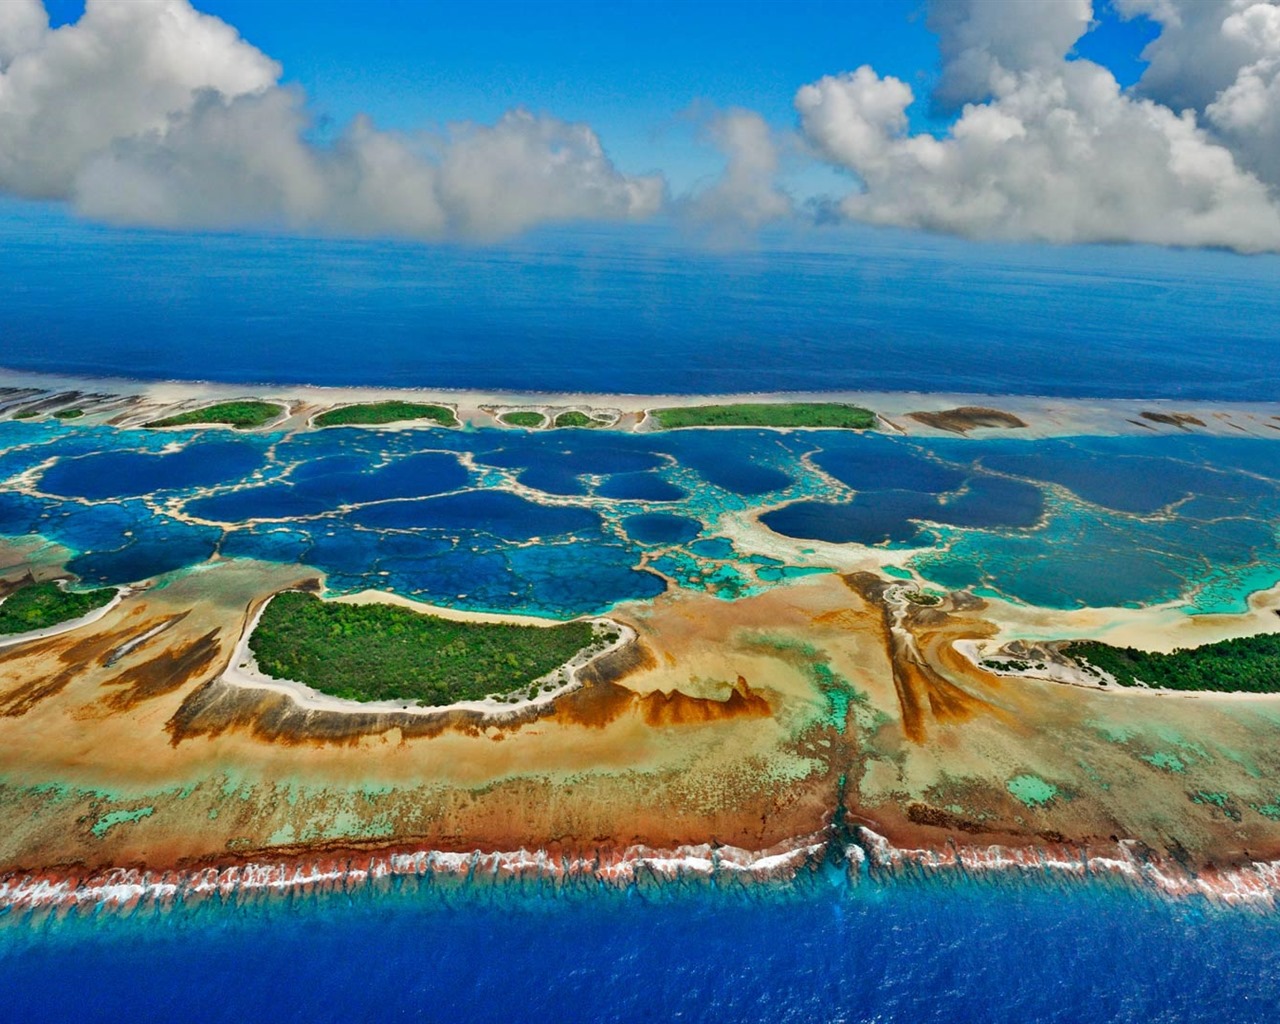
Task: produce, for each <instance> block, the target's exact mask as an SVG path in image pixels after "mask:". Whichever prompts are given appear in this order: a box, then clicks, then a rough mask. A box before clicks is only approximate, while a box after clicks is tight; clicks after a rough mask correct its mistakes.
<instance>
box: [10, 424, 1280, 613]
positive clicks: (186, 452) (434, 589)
mask: <svg viewBox="0 0 1280 1024" xmlns="http://www.w3.org/2000/svg"><path fill="white" fill-rule="evenodd" d="M761 506H781V507H778V508H775V510H773V511H770V512H767V513H765V515H764V516H763V520H762V521H763V522H764V523H765V525H766V526H768V527H769V528H770V529H772V530H774V531H776V532H777V533H779V534H782V535H788V536H790V537H793V538H797V539H800V540H801V541H803V540H805V539H810V540H822V541H827V542H835V543H853V544H861V545H868V546H873V547H875V546H881V547H884V548H886V549H898V550H902V549H906V550H908V551H911V552H913V556H912V558H911V561H910V564H911V565H912V567H913V568H914V569H915V570H916V571H917V572H918V573H919V574H920V575H921V576H922V578H923V579H925V580H926V581H929V582H932V583H935V584H938V585H942V586H947V587H953V588H960V587H968V588H977V589H980V590H981V591H983V592H985V593H995V594H1001V595H1004V596H1006V597H1009V598H1011V599H1014V600H1018V601H1024V602H1028V603H1031V604H1036V605H1042V606H1047V607H1064V608H1065V607H1075V606H1080V605H1097V606H1102V605H1137V604H1147V603H1153V602H1162V601H1170V600H1182V601H1183V602H1184V603H1185V604H1186V606H1187V608H1188V610H1189V611H1192V612H1203V611H1228V610H1235V611H1238V610H1242V609H1243V607H1244V599H1245V597H1246V595H1247V594H1248V593H1249V592H1251V591H1253V590H1256V589H1260V588H1262V587H1266V586H1270V585H1272V584H1274V583H1275V582H1276V581H1277V580H1280V540H1278V538H1277V523H1280V443H1278V442H1273V441H1268V440H1256V439H1236V438H1217V437H1189V436H1188V437H1166V436H1153V437H1124V438H1091V437H1085V438H1067V439H1054V440H1039V441H1036V440H1031V441H1028V440H1018V439H1012V438H1009V439H1006V438H1000V439H995V440H981V441H978V440H967V439H955V440H952V439H939V440H918V439H903V438H897V437H886V436H883V435H874V434H870V435H859V434H853V433H848V432H840V431H818V432H796V433H790V434H786V433H778V432H772V431H756V430H741V431H679V432H673V433H669V434H656V435H625V434H612V433H608V432H604V431H575V430H565V431H554V432H552V431H547V432H533V433H527V432H516V431H499V430H481V431H466V432H463V431H449V430H441V429H422V430H408V431H398V432H392V433H379V432H376V431H369V430H361V429H353V428H344V429H334V430H326V431H317V432H312V433H306V434H299V435H292V436H282V435H257V434H254V435H234V434H229V433H228V432H226V431H220V430H192V431H185V432H164V433H159V432H149V431H142V430H133V431H117V430H114V429H111V428H104V427H86V426H74V425H73V426H67V425H62V424H56V423H48V422H33V421H24V422H15V421H8V422H3V423H0V535H9V536H21V535H25V534H30V533H38V534H41V535H43V536H44V537H47V538H49V539H52V540H56V541H58V542H59V543H62V544H65V545H66V546H68V547H70V548H71V549H72V550H73V551H74V552H75V553H76V556H75V558H74V559H73V560H72V563H71V568H72V570H73V571H74V572H76V573H77V574H79V575H80V576H81V577H82V578H83V579H84V580H85V582H86V583H128V582H134V581H137V580H140V579H144V578H147V577H150V576H154V575H156V574H159V573H163V572H167V571H171V570H174V569H180V568H183V567H186V566H190V565H194V564H198V563H200V562H202V561H204V560H206V559H208V558H210V557H212V556H213V555H214V554H215V553H217V554H220V555H223V556H227V557H252V558H264V559H268V560H272V561H281V562H303V563H306V564H309V565H313V566H315V567H317V568H319V569H321V570H323V571H324V572H325V573H326V574H327V576H328V581H329V585H330V587H331V589H333V590H335V591H350V590H356V589H365V588H369V587H379V588H389V589H392V590H395V591H398V592H400V593H403V594H406V595H412V596H416V597H420V598H422V599H424V600H429V601H438V602H450V603H455V604H461V605H464V606H467V607H473V608H482V609H495V610H519V611H528V612H532V613H536V614H545V615H556V616H563V615H575V614H583V613H588V612H598V611H602V610H605V609H607V608H608V607H610V606H611V605H613V604H615V603H617V602H618V601H622V600H626V599H629V598H643V597H650V596H653V595H655V594H657V593H660V592H661V591H662V589H663V588H664V587H665V586H666V585H667V582H666V581H667V580H671V581H674V582H676V583H678V584H679V585H681V586H690V587H701V588H703V589H707V590H710V591H712V592H715V593H718V594H720V595H721V596H723V597H736V596H741V595H742V594H746V593H750V592H753V591H754V590H757V589H759V588H761V587H766V586H772V585H776V584H778V583H780V582H783V581H785V580H787V579H791V578H795V577H796V576H797V575H798V574H800V573H802V572H809V571H813V570H814V569H818V568H822V566H821V565H820V564H816V563H814V562H813V560H812V559H809V561H808V562H807V563H806V564H803V565H800V564H797V565H791V566H789V565H784V564H782V563H780V562H778V561H777V560H762V559H760V558H759V557H758V556H752V555H750V553H749V552H742V551H738V550H736V549H735V548H734V546H733V545H732V544H731V543H730V542H729V541H728V540H727V539H726V538H725V537H723V536H722V535H720V532H719V531H720V528H721V518H722V517H723V516H725V515H727V514H735V513H741V512H743V511H745V510H750V509H752V508H755V507H761Z"/></svg>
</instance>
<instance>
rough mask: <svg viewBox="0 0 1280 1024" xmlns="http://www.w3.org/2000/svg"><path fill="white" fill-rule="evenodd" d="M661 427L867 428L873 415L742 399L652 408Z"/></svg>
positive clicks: (838, 406)
mask: <svg viewBox="0 0 1280 1024" xmlns="http://www.w3.org/2000/svg"><path fill="white" fill-rule="evenodd" d="M649 416H650V418H651V419H652V420H653V421H654V423H655V424H656V425H657V427H658V429H660V430H675V429H677V428H679V427H823V428H835V429H846V430H869V429H871V428H872V427H874V426H875V425H876V414H875V413H873V412H872V411H871V410H870V409H864V408H862V407H861V406H858V405H845V404H844V403H841V402H780V403H771V404H770V403H757V402H744V403H742V404H739V405H690V406H678V407H674V408H670V409H651V410H650V411H649Z"/></svg>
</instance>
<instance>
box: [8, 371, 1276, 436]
mask: <svg viewBox="0 0 1280 1024" xmlns="http://www.w3.org/2000/svg"><path fill="white" fill-rule="evenodd" d="M246 397H253V398H256V399H261V400H263V401H271V402H279V403H281V404H282V405H284V406H285V407H286V409H287V413H286V414H285V415H284V416H282V417H281V418H280V419H278V420H277V421H276V422H273V423H272V424H270V425H269V427H268V428H262V429H272V430H305V429H314V428H311V427H310V423H311V420H312V419H313V418H314V417H315V416H316V415H317V414H319V413H320V412H324V411H326V410H328V409H333V408H336V407H339V406H344V405H351V404H355V403H361V402H380V401H387V400H403V401H410V402H422V403H427V404H436V405H444V406H447V407H449V408H452V409H454V410H455V412H456V414H457V416H458V418H459V419H460V421H461V422H462V423H464V424H466V425H471V426H477V427H500V426H503V424H502V423H501V421H500V420H499V419H498V416H499V415H501V414H503V413H505V412H509V411H517V410H524V411H535V412H540V413H542V414H543V415H545V416H547V417H548V423H549V422H551V420H552V419H553V418H554V416H555V415H556V414H558V413H561V412H566V411H570V410H574V411H579V412H583V413H586V414H587V415H591V416H595V417H597V418H599V419H601V420H602V421H604V422H606V423H608V424H609V426H608V427H605V428H601V429H611V430H622V431H632V432H634V431H644V430H647V429H651V418H649V417H646V415H645V413H646V411H647V410H649V409H654V408H662V407H668V406H689V405H715V404H723V403H736V402H760V403H765V402H770V403H773V402H846V403H850V404H855V405H861V406H865V407H866V408H869V409H871V410H873V411H874V412H876V413H877V414H878V416H879V418H880V423H881V428H882V429H884V430H887V431H890V432H894V433H900V434H906V435H921V436H945V435H950V436H955V434H956V433H961V434H964V435H967V436H988V434H989V433H990V432H992V431H994V432H996V433H1004V432H1006V431H1008V430H1009V429H1010V428H1013V429H1014V430H1015V431H1016V436H1018V437H1028V438H1037V437H1061V436H1072V435H1078V434H1094V435H1099V434H1101V435H1114V434H1150V433H1153V432H1156V433H1159V432H1164V433H1188V432H1191V433H1203V434H1220V435H1226V436H1240V435H1246V436H1254V437H1269V438H1280V419H1277V414H1280V406H1277V405H1276V404H1275V403H1257V402H1255V403H1215V402H1200V401H1194V400H1181V399H1178V400H1163V399H1137V398H1135V399H1071V398H1047V397H1035V396H1025V395H981V394H943V393H918V392H874V391H871V392H859V391H839V392H795V393H749V394H736V395H735V394H727V395H616V394H581V393H564V394H536V393H527V394H517V393H497V392H482V391H461V390H457V391H449V390H439V389H436V390H432V389H408V388H376V387H342V388H336V387H334V388H329V387H318V386H314V385H271V384H258V385H255V384H220V383H213V382H179V381H160V382H149V381H138V380H129V379H125V378H102V379H96V378H78V377H63V376H56V375H49V374H32V373H25V372H21V371H14V370H5V369H2V368H0V416H12V415H14V414H15V413H17V414H23V413H33V414H37V415H48V414H53V413H56V412H57V411H58V410H69V409H73V408H74V409H78V410H80V411H81V412H83V417H81V418H80V419H79V420H77V421H76V422H86V423H110V424H112V425H114V426H120V427H138V426H141V425H142V424H144V423H147V422H150V421H152V420H155V419H158V418H162V417H165V416H170V415H174V414H176V413H179V412H187V411H190V410H192V409H196V408H199V407H201V406H203V405H208V404H211V403H213V402H221V401H231V400H236V399H244V398H246ZM1019 424H1025V425H1024V426H1019ZM422 426H423V424H422V422H421V421H415V422H411V423H401V424H391V425H388V426H386V427H379V428H376V429H409V428H419V427H422ZM506 429H522V428H518V427H506ZM541 429H549V428H541Z"/></svg>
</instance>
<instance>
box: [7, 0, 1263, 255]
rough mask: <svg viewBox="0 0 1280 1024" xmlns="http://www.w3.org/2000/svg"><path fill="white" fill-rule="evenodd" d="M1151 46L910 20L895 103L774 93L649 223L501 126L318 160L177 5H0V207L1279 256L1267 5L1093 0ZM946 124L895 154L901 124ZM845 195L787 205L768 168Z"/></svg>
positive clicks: (888, 97)
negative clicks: (934, 74)
mask: <svg viewBox="0 0 1280 1024" xmlns="http://www.w3.org/2000/svg"><path fill="white" fill-rule="evenodd" d="M1113 2H1114V4H1115V7H1116V9H1117V10H1118V11H1119V12H1120V13H1121V15H1122V16H1124V17H1129V18H1139V17H1142V18H1148V19H1151V20H1152V21H1154V22H1155V23H1157V24H1158V25H1159V28H1160V33H1159V35H1158V36H1157V37H1156V38H1155V40H1154V41H1153V42H1151V43H1150V45H1148V47H1147V48H1146V50H1145V51H1144V53H1143V55H1142V56H1143V58H1144V59H1145V60H1146V61H1148V66H1147V68H1146V71H1145V73H1144V74H1143V76H1142V78H1141V80H1140V81H1139V82H1138V83H1137V84H1136V85H1135V86H1133V87H1132V88H1128V89H1123V88H1121V87H1120V85H1119V84H1118V83H1117V81H1116V79H1115V77H1114V76H1113V75H1112V73H1111V72H1110V71H1109V70H1108V69H1107V68H1105V67H1103V66H1101V65H1099V64H1096V63H1094V62H1092V61H1089V60H1085V59H1080V58H1078V57H1077V56H1075V54H1074V49H1075V47H1076V44H1077V43H1078V41H1079V40H1080V39H1081V38H1082V37H1083V36H1084V35H1085V34H1086V33H1087V32H1089V31H1091V30H1092V28H1093V26H1094V24H1095V22H1094V17H1095V13H1096V12H1095V9H1094V6H1093V3H1092V0H932V2H930V4H929V26H930V28H931V29H932V30H933V31H935V32H936V33H937V34H938V37H939V54H940V59H941V65H940V69H939V70H940V74H939V76H938V79H937V85H936V87H935V88H934V89H933V90H932V91H931V93H930V94H929V95H928V96H926V97H917V96H916V94H915V92H914V90H913V89H912V88H911V86H910V85H908V84H907V83H906V82H903V81H901V80H899V79H897V78H894V77H891V76H882V75H880V74H878V73H877V72H876V71H875V70H874V69H873V68H872V67H870V66H863V67H859V68H857V69H856V70H854V71H850V72H845V73H840V74H832V75H828V76H826V77H823V78H821V79H820V80H818V81H816V82H813V83H811V84H808V85H805V86H803V87H802V88H800V90H799V91H798V92H797V94H796V95H795V99H794V104H795V108H796V112H797V114H798V120H799V126H798V131H796V132H793V133H789V134H788V133H782V132H779V131H777V130H776V129H775V128H773V127H771V126H770V125H769V124H768V123H767V122H766V121H765V120H764V119H763V118H762V117H761V116H760V115H759V114H757V113H754V112H752V111H750V110H744V109H731V110H728V111H725V112H722V113H720V114H718V115H717V116H715V117H714V118H711V119H710V120H708V121H706V122H705V123H704V128H705V132H704V134H705V137H706V140H707V141H708V142H709V143H710V144H711V145H713V146H715V147H716V148H718V149H719V151H720V152H721V154H722V155H723V158H724V172H723V174H722V175H721V176H720V177H719V178H717V179H715V180H714V181H711V182H710V183H709V184H707V185H705V186H702V187H699V188H697V189H695V190H693V191H692V192H691V193H690V194H686V195H683V196H680V197H678V198H677V200H676V201H675V202H672V201H670V199H669V197H668V195H667V192H668V189H667V184H666V181H665V180H664V178H663V177H662V176H661V175H657V174H654V175H645V176H637V175H628V174H625V173H623V172H622V171H620V170H619V169H618V168H617V167H616V166H615V165H614V164H613V162H612V161H611V160H610V159H609V157H608V155H607V154H606V152H605V151H604V149H603V147H602V145H601V142H600V139H599V137H598V136H597V135H596V133H595V132H594V131H593V129H592V128H591V127H590V126H588V125H585V124H572V123H569V122H566V121H562V120H559V119H557V118H555V117H551V116H547V115H543V114H534V113H530V112H529V111H526V110H522V109H516V110H512V111H509V112H508V113H507V114H505V115H504V116H503V117H501V118H499V119H498V120H497V121H496V122H495V123H493V124H475V123H460V124H455V125H451V126H449V127H448V128H446V129H444V130H442V131H438V132H421V133H399V132H389V131H384V130H381V129H379V128H378V127H376V126H375V125H374V124H373V123H372V122H371V121H370V120H368V119H367V118H357V119H355V120H354V121H353V122H352V123H351V124H350V125H348V126H347V127H346V128H345V130H344V131H342V132H341V134H340V135H339V136H338V137H337V138H336V139H334V140H333V141H332V142H327V143H325V144H318V143H317V142H315V141H314V139H313V137H312V128H313V125H312V120H311V115H310V113H309V109H308V105H307V99H306V96H305V95H303V93H302V92H301V91H300V90H297V89H295V88H292V87H289V86H286V85H282V84H281V73H282V69H281V67H280V65H279V64H278V63H277V62H276V61H274V60H273V59H272V58H271V57H269V56H268V55H266V54H264V53H262V52H261V51H260V50H258V49H257V48H255V47H254V46H252V45H251V44H250V43H248V42H246V41H245V40H244V39H242V38H240V36H239V34H238V33H237V32H236V30H235V29H234V28H233V27H232V26H230V25H228V24H226V23H225V22H223V21H221V20H219V19H218V18H215V17H211V16H209V15H205V14H201V13H200V12H198V11H197V10H195V9H194V8H193V7H192V6H191V5H190V3H189V0H148V2H128V0H87V3H86V6H85V11H84V14H83V15H82V17H81V18H80V20H79V21H77V22H76V23H74V24H70V25H65V26H62V27H60V28H57V29H52V28H51V27H50V25H49V21H48V17H47V15H46V13H45V9H44V7H43V5H42V3H41V2H40V0H0V192H6V193H9V194H13V195H18V196H25V197H29V198H34V199H55V200H62V201H66V202H68V203H69V204H70V205H71V206H72V208H73V209H75V210H76V211H78V212H79V213H81V214H83V215H85V216H88V217H92V218H94V219H97V220H101V221H106V222H110V223H118V224H137V225H150V226H161V227H169V228H217V229H224V228H236V227H264V226H265V227H273V228H277V229H281V230H289V231H301V232H323V233H334V234H343V235H357V236H359V235H389V236H401V237H408V238H416V239H423V240H439V239H455V238H461V239H479V240H486V239H493V238H497V237H501V236H505V235H509V234H512V233H516V232H519V231H522V230H525V229H527V228H530V227H533V226H536V225H538V224H543V223H549V222H550V223H554V222H567V221H583V220H587V221H630V220H638V219H643V218H646V217H651V216H653V215H655V214H657V213H659V212H662V211H666V212H668V213H669V214H671V215H672V216H676V217H680V218H685V219H688V220H690V221H691V222H693V223H696V224H699V225H702V226H703V227H710V229H711V230H712V231H713V233H714V234H716V235H719V236H722V237H730V238H732V237H740V236H741V234H742V233H743V232H749V231H752V230H755V229H757V228H759V227H761V226H762V225H765V224H768V223H772V222H778V221H786V220H789V219H795V218H797V217H799V216H801V211H804V210H806V209H818V210H819V211H820V212H821V215H822V216H823V218H824V219H825V218H827V217H829V216H831V214H832V213H833V212H834V214H835V215H836V216H837V217H843V218H846V219H849V220H856V221H864V222H870V223H875V224H888V225H900V226H906V227H912V228H923V229H927V230H932V231H941V232H948V233H953V234H958V235H962V236H967V237H974V238H996V239H1034V240H1044V241H1052V242H1062V243H1071V242H1149V243H1156V244H1162V245H1178V246H1220V247H1227V248H1232V249H1237V250H1241V251H1246V252H1257V251H1280V0H1113ZM917 102H927V103H928V104H929V106H930V108H931V110H932V111H933V112H934V113H935V114H936V115H941V116H945V117H948V118H950V126H949V128H948V129H947V130H946V131H945V132H944V133H942V134H940V135H938V136H935V135H932V134H922V133H913V132H912V131H911V130H910V128H909V119H908V116H907V112H908V108H910V107H911V106H912V104H914V103H917ZM783 152H786V153H787V154H788V155H789V160H790V162H794V157H795V154H796V153H797V152H806V153H808V154H809V157H810V158H811V159H816V160H818V161H821V162H824V163H826V164H829V165H831V166H833V167H835V168H837V169H839V170H842V171H845V172H848V174H849V176H850V177H851V178H852V179H853V180H854V183H855V184H854V185H853V186H852V187H851V189H850V191H848V192H847V194H845V195H842V196H838V197H836V198H834V199H832V200H830V201H818V202H816V203H815V202H809V203H807V204H797V203H796V202H795V201H793V199H792V196H791V195H790V193H789V192H788V190H787V189H786V188H784V187H783V186H782V185H781V184H780V174H781V167H780V163H781V161H780V153H783Z"/></svg>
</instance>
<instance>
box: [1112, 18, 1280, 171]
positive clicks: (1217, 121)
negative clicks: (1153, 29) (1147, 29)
mask: <svg viewBox="0 0 1280 1024" xmlns="http://www.w3.org/2000/svg"><path fill="white" fill-rule="evenodd" d="M1123 10H1124V12H1125V13H1126V14H1128V15H1129V16H1130V17H1133V16H1137V15H1140V14H1145V15H1147V16H1148V17H1151V18H1154V19H1155V20H1157V21H1159V22H1160V25H1161V32H1160V35H1159V36H1158V37H1157V38H1156V39H1155V40H1154V41H1153V42H1152V43H1151V44H1150V45H1149V46H1148V47H1147V48H1146V50H1145V51H1144V53H1143V56H1144V57H1145V58H1146V59H1147V60H1149V61H1150V64H1149V66H1148V67H1147V70H1146V71H1145V72H1144V74H1143V76H1142V80H1141V81H1140V82H1139V83H1138V86H1137V92H1138V93H1139V94H1140V95H1143V96H1148V97H1151V98H1152V99H1155V100H1157V101H1158V102H1161V103H1164V104H1167V105H1169V106H1172V107H1174V108H1175V109H1179V110H1181V109H1184V108H1185V109H1190V110H1194V111H1195V112H1196V113H1197V114H1198V115H1199V116H1200V118H1201V120H1202V122H1203V123H1204V124H1205V126H1206V128H1208V129H1209V131H1210V132H1212V133H1213V135H1214V136H1215V137H1216V138H1218V139H1219V140H1221V141H1222V142H1223V143H1224V144H1225V145H1228V146H1229V147H1230V148H1231V149H1232V151H1233V152H1234V153H1235V154H1236V156H1237V159H1238V160H1239V161H1240V163H1241V164H1242V165H1243V166H1244V167H1247V168H1248V169H1249V170H1251V171H1253V172H1254V173H1255V174H1257V175H1258V176H1259V177H1260V178H1262V179H1263V180H1264V181H1266V182H1267V183H1268V184H1269V185H1271V186H1272V187H1273V189H1274V188H1275V187H1277V186H1280V4H1277V3H1274V2H1258V0H1195V2H1194V3H1191V2H1187V0H1160V3H1158V4H1156V3H1154V2H1153V0H1125V5H1124V7H1123Z"/></svg>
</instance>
